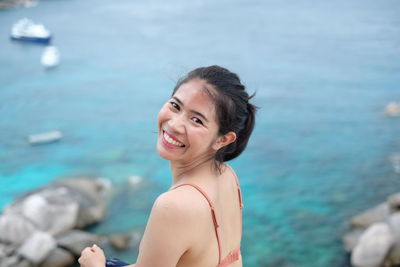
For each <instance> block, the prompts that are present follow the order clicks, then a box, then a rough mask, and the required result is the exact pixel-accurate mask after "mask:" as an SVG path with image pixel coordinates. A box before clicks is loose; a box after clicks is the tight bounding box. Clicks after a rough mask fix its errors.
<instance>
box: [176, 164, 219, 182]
mask: <svg viewBox="0 0 400 267" xmlns="http://www.w3.org/2000/svg"><path fill="white" fill-rule="evenodd" d="M170 167H171V171H172V175H173V177H172V185H176V184H178V183H183V182H185V183H186V182H193V181H192V180H193V179H191V178H193V177H197V176H198V174H199V173H208V174H210V175H204V176H203V175H202V177H212V176H214V175H211V174H213V172H214V159H203V160H197V161H192V162H190V163H182V162H177V161H171V162H170Z"/></svg>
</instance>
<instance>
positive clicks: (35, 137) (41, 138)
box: [28, 131, 63, 145]
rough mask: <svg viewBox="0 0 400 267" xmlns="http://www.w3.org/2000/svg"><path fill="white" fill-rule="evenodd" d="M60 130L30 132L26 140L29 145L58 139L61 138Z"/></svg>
mask: <svg viewBox="0 0 400 267" xmlns="http://www.w3.org/2000/svg"><path fill="white" fill-rule="evenodd" d="M62 136H63V135H62V133H61V132H60V131H52V132H46V133H40V134H32V135H29V136H28V141H29V143H30V144H31V145H40V144H47V143H52V142H55V141H59V140H60V139H61V138H62Z"/></svg>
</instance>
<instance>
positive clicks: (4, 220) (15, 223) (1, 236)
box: [0, 214, 36, 244]
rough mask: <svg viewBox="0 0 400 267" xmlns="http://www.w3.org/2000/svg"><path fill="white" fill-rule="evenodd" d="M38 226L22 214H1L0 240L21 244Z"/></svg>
mask: <svg viewBox="0 0 400 267" xmlns="http://www.w3.org/2000/svg"><path fill="white" fill-rule="evenodd" d="M35 230H36V227H35V226H34V224H33V223H32V222H31V221H29V220H28V219H27V218H26V217H24V216H22V215H20V214H4V215H2V216H0V241H2V242H4V243H12V244H20V243H22V242H23V241H24V240H25V239H26V238H27V237H28V236H30V235H31V234H32V233H33V232H34V231H35Z"/></svg>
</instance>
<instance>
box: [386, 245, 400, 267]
mask: <svg viewBox="0 0 400 267" xmlns="http://www.w3.org/2000/svg"><path fill="white" fill-rule="evenodd" d="M383 266H400V244H399V243H396V244H394V245H393V247H392V248H391V249H390V252H389V255H388V256H387V257H386V259H385V263H384V264H383Z"/></svg>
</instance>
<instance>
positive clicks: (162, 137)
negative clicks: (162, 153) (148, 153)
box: [161, 130, 185, 149]
mask: <svg viewBox="0 0 400 267" xmlns="http://www.w3.org/2000/svg"><path fill="white" fill-rule="evenodd" d="M164 133H165V134H167V135H168V136H169V137H170V138H171V139H173V140H174V141H176V142H179V143H181V144H183V142H181V141H179V139H178V138H176V137H175V136H173V135H171V134H170V133H168V132H167V131H165V130H163V131H162V136H161V139H162V143H163V144H164V145H165V146H166V147H168V148H171V149H179V148H184V147H185V144H184V146H183V147H182V146H175V145H173V144H170V143H168V142H167V141H166V140H165V138H164Z"/></svg>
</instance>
